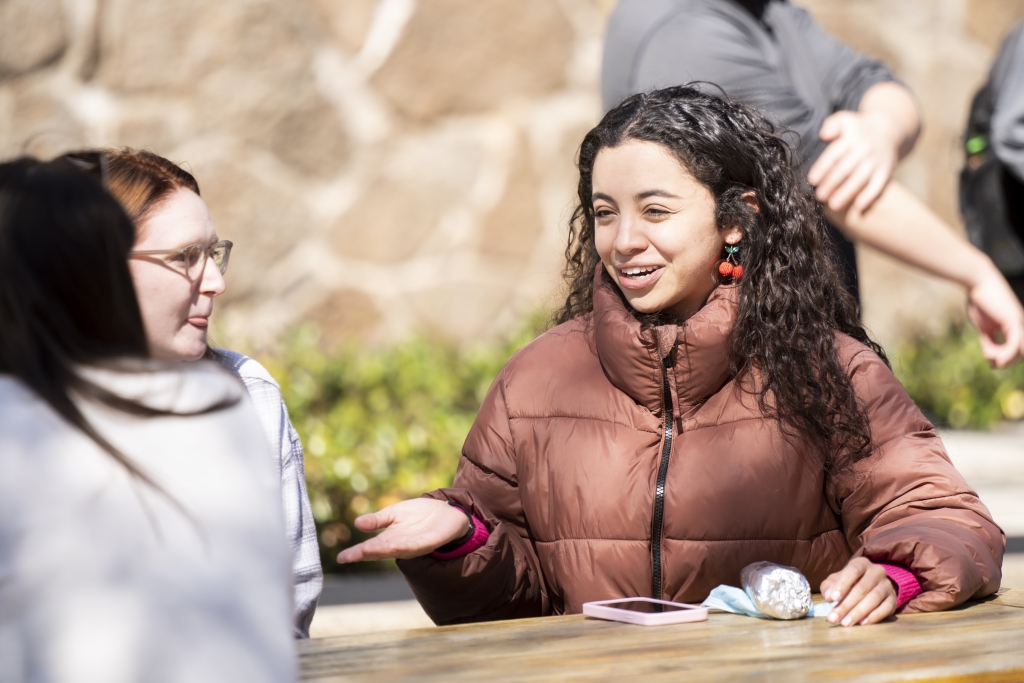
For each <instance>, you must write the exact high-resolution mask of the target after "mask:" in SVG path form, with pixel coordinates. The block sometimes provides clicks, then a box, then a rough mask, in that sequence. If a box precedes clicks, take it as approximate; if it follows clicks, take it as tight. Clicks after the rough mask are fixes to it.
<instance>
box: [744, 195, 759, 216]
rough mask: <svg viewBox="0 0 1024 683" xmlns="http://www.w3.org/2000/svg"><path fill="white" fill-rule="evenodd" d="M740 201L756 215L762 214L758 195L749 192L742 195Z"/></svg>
mask: <svg viewBox="0 0 1024 683" xmlns="http://www.w3.org/2000/svg"><path fill="white" fill-rule="evenodd" d="M740 201H741V202H743V203H744V204H746V205H747V206H749V207H750V208H751V209H753V210H754V213H761V203H760V202H759V201H757V195H756V194H754V192H753V190H749V191H747V192H744V193H743V194H741V195H740Z"/></svg>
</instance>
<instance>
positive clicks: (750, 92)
mask: <svg viewBox="0 0 1024 683" xmlns="http://www.w3.org/2000/svg"><path fill="white" fill-rule="evenodd" d="M747 4H748V5H755V6H756V8H755V9H754V10H748V9H746V8H745V7H744V6H743V5H741V4H740V3H738V2H736V1H735V0H620V2H619V4H618V5H617V6H616V8H615V11H614V12H613V13H612V16H611V19H610V20H609V24H608V35H607V39H606V42H605V53H604V63H603V67H602V79H601V86H602V87H601V95H602V102H603V105H604V109H605V111H607V110H609V109H611V108H612V107H614V106H615V105H617V104H618V103H619V102H621V101H622V100H624V99H625V98H626V97H629V96H630V95H633V94H635V93H638V92H645V91H648V90H654V89H657V88H664V87H668V86H672V85H681V84H684V83H689V82H691V81H707V82H710V83H714V84H716V85H718V86H719V87H721V88H722V90H724V91H725V92H726V94H728V95H729V96H730V97H732V98H734V99H738V100H740V101H743V102H746V103H747V104H751V105H753V106H756V107H758V108H760V109H762V110H763V111H765V112H766V113H767V114H768V115H769V116H770V117H771V118H772V119H773V120H774V121H775V122H776V123H779V124H781V125H783V126H785V127H786V128H788V129H791V130H792V131H794V132H795V133H796V134H797V135H798V136H799V138H798V139H794V140H791V144H792V145H793V146H794V147H796V148H797V152H798V162H799V163H800V165H801V166H802V167H803V169H804V171H805V172H806V171H807V169H808V168H810V165H811V164H812V163H813V162H814V160H815V159H817V158H818V155H820V154H821V152H822V151H823V150H824V149H825V147H826V146H827V143H824V142H822V141H821V139H820V138H819V137H818V132H819V130H820V129H821V124H822V122H823V121H824V120H825V118H827V117H828V116H829V115H830V114H833V113H834V112H836V111H840V110H856V109H857V107H858V105H859V103H860V99H861V97H862V96H863V95H864V93H865V92H866V91H867V89H868V88H870V87H871V86H872V85H875V84H876V83H880V82H883V81H891V80H895V79H894V78H893V75H892V73H891V72H890V71H889V69H888V68H886V66H885V65H884V64H882V63H881V62H878V61H875V60H872V59H868V58H866V57H864V56H862V55H860V54H858V53H856V52H854V51H853V50H852V49H850V48H849V47H848V46H846V45H845V44H843V43H842V42H840V41H839V40H837V39H836V38H834V37H832V36H831V35H829V34H828V33H826V32H825V31H824V30H823V29H822V28H821V27H820V26H819V25H818V24H817V23H815V21H814V20H813V19H812V18H811V16H810V15H809V14H808V13H807V12H806V11H805V10H803V9H801V8H799V7H796V6H794V5H792V4H790V3H789V2H786V1H785V0H768V1H767V2H765V3H763V6H761V3H755V2H749V3H747ZM755 13H757V14H759V15H760V16H759V17H758V16H756V15H755Z"/></svg>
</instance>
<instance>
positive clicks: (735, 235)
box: [722, 191, 761, 246]
mask: <svg viewBox="0 0 1024 683" xmlns="http://www.w3.org/2000/svg"><path fill="white" fill-rule="evenodd" d="M740 201H741V202H743V203H744V204H746V205H747V206H749V207H750V208H751V209H753V210H754V213H761V204H760V202H758V201H757V195H756V194H754V193H753V191H750V192H744V193H743V194H741V195H740ZM744 234H745V233H744V232H743V228H741V227H740V226H738V225H734V226H732V227H731V228H729V229H728V230H726V231H725V233H724V234H723V235H722V238H723V239H725V243H726V244H728V245H730V246H733V245H736V244H739V242H740V240H741V239H743V235H744Z"/></svg>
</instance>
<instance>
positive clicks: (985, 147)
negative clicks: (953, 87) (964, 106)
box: [960, 83, 1024, 277]
mask: <svg viewBox="0 0 1024 683" xmlns="http://www.w3.org/2000/svg"><path fill="white" fill-rule="evenodd" d="M994 109H995V103H994V102H993V100H992V87H991V84H990V83H987V84H985V86H984V87H982V88H981V90H979V91H978V94H977V95H975V96H974V100H973V101H972V102H971V113H970V116H969V118H968V121H967V131H966V133H965V135H964V153H965V155H966V162H965V164H964V168H963V170H962V171H960V213H961V214H962V215H963V218H964V223H965V224H966V226H967V238H968V239H969V240H970V241H971V243H972V244H974V246H976V247H978V248H979V249H981V250H982V251H983V252H985V253H986V254H988V256H989V258H991V259H992V261H993V263H995V264H996V267H997V268H999V270H1000V271H1001V272H1002V273H1003V275H1005V276H1006V277H1015V276H1020V275H1024V239H1022V236H1024V184H1022V183H1021V182H1020V181H1019V180H1018V179H1017V177H1016V176H1015V175H1014V174H1013V173H1011V172H1010V171H1009V170H1008V169H1007V168H1006V167H1005V166H1004V165H1003V164H1002V162H1000V161H999V159H997V158H996V155H995V152H994V151H993V149H992V147H991V145H990V144H989V133H990V130H991V124H992V113H993V111H994Z"/></svg>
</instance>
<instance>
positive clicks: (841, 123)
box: [807, 82, 1024, 368]
mask: <svg viewBox="0 0 1024 683" xmlns="http://www.w3.org/2000/svg"><path fill="white" fill-rule="evenodd" d="M920 130H921V121H920V118H919V116H918V113H917V107H916V105H915V103H914V100H913V97H911V95H910V93H909V92H908V91H907V89H906V88H904V87H903V86H901V85H899V84H898V83H891V82H887V83H878V84H876V85H874V86H872V87H871V88H869V89H868V90H867V92H865V93H864V96H863V97H862V98H861V101H860V105H859V108H858V110H857V111H855V112H853V111H840V112H836V113H835V114H833V115H831V116H829V117H828V118H827V119H825V121H824V123H823V124H822V127H821V132H820V136H821V139H822V140H825V141H828V142H829V143H830V144H829V146H828V147H827V148H826V149H825V151H824V152H822V153H821V156H820V157H818V159H817V160H816V161H815V163H814V165H813V166H811V169H810V171H809V172H808V174H807V179H808V181H810V183H811V185H813V186H815V197H816V198H817V199H818V201H820V202H822V204H823V205H824V207H825V213H826V215H827V216H828V218H829V220H830V221H831V222H832V223H833V224H834V225H835V226H836V227H838V228H839V229H840V230H841V231H842V232H843V234H845V235H846V236H847V237H848V238H850V239H851V240H853V241H855V242H863V243H864V244H867V245H870V246H872V247H874V248H875V249H878V250H879V251H881V252H883V253H885V254H888V255H889V256H892V257H894V258H896V259H899V260H900V261H903V262H905V263H909V264H911V265H914V266H917V267H918V268H921V269H922V270H925V271H927V272H929V273H931V274H933V275H937V276H938V277H941V278H944V279H947V280H950V281H952V282H955V283H957V284H959V285H961V286H962V287H964V289H965V290H966V291H967V298H968V314H969V315H970V318H971V321H972V322H973V323H974V324H975V325H976V326H977V327H978V329H979V330H980V331H981V345H982V353H983V354H984V356H985V358H986V359H987V360H988V361H989V362H991V363H992V364H993V365H995V366H996V367H1000V368H1002V367H1006V366H1007V365H1009V364H1010V363H1012V362H1014V361H1015V360H1017V359H1018V358H1020V357H1021V356H1022V355H1024V308H1022V307H1021V305H1020V302H1019V300H1018V299H1017V297H1016V296H1015V295H1014V293H1013V290H1012V289H1010V286H1009V285H1008V284H1007V282H1006V279H1005V278H1003V276H1002V274H1001V273H1000V272H999V270H998V269H997V268H996V267H995V265H994V264H993V263H992V260H991V259H990V258H989V257H988V256H986V255H985V254H983V253H982V252H981V251H979V250H978V249H976V248H975V247H974V246H973V245H971V244H970V243H969V242H967V240H965V239H963V238H962V237H960V236H959V235H958V234H956V232H955V231H954V230H953V228H952V227H951V226H950V225H948V224H947V223H946V222H945V221H943V220H942V219H941V218H939V217H938V216H937V215H935V213H934V212H933V211H931V210H930V209H929V208H928V207H927V206H926V205H925V204H924V203H923V202H922V201H920V200H919V199H917V198H916V197H914V196H913V195H912V194H911V193H910V192H908V191H907V190H906V188H904V187H903V186H902V185H900V184H899V183H896V182H894V181H892V180H891V178H892V173H893V170H894V169H895V168H896V164H897V163H898V162H899V161H900V160H901V159H903V157H905V156H906V155H907V154H909V153H910V150H911V149H913V146H914V142H915V141H916V140H917V136H918V134H919V133H920ZM999 336H1001V337H1002V339H999V338H998V337H999Z"/></svg>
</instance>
